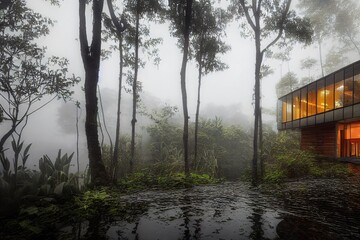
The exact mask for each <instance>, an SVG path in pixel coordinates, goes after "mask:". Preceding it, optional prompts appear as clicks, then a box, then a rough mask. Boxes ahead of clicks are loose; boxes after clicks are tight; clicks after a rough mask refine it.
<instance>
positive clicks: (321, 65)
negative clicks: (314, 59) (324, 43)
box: [318, 40, 325, 77]
mask: <svg viewBox="0 0 360 240" xmlns="http://www.w3.org/2000/svg"><path fill="white" fill-rule="evenodd" d="M318 46H319V58H320V68H321V75H322V76H323V77H324V76H325V75H324V64H323V59H322V47H321V40H318Z"/></svg>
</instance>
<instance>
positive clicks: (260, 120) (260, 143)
mask: <svg viewBox="0 0 360 240" xmlns="http://www.w3.org/2000/svg"><path fill="white" fill-rule="evenodd" d="M260 94H261V91H260ZM260 96H261V95H260ZM260 105H261V99H260ZM263 143H264V142H263V121H262V108H261V106H260V115H259V150H260V179H261V180H262V179H263V178H264V174H265V163H264V145H263Z"/></svg>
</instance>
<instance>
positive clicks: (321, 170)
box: [264, 129, 350, 182]
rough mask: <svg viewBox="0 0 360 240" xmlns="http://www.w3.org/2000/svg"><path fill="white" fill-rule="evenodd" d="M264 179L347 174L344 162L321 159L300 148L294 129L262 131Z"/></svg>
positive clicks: (275, 179)
mask: <svg viewBox="0 0 360 240" xmlns="http://www.w3.org/2000/svg"><path fill="white" fill-rule="evenodd" d="M264 146H265V149H264V159H265V163H266V168H265V170H266V172H265V176H264V180H265V182H282V181H285V180H287V179H294V178H302V177H316V178H329V177H330V178H333V177H336V178H337V177H346V176H349V174H350V173H349V170H348V169H347V166H346V165H345V164H342V163H337V162H334V161H322V160H321V159H319V157H317V156H316V155H314V154H313V153H311V152H309V151H304V150H301V149H300V137H299V133H298V132H295V131H289V132H286V131H282V132H279V133H275V132H273V131H272V130H271V129H266V131H265V134H264Z"/></svg>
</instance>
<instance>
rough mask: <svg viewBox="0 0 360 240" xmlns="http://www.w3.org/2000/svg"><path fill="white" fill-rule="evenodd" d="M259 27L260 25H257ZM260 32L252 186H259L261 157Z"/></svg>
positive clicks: (256, 42)
mask: <svg viewBox="0 0 360 240" xmlns="http://www.w3.org/2000/svg"><path fill="white" fill-rule="evenodd" d="M257 26H259V24H257ZM260 43H261V42H260V30H257V31H255V48H256V60H255V61H256V63H255V108H254V117H255V121H254V139H253V160H252V185H253V186H256V185H257V184H258V167H257V164H258V157H259V147H258V144H259V118H260V115H261V110H260V70H261V63H262V53H261V45H260Z"/></svg>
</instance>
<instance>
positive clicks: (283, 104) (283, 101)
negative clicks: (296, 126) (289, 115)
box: [280, 97, 286, 123]
mask: <svg viewBox="0 0 360 240" xmlns="http://www.w3.org/2000/svg"><path fill="white" fill-rule="evenodd" d="M280 101H281V122H283V123H284V122H286V97H283V98H282V99H281V100H280Z"/></svg>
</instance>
